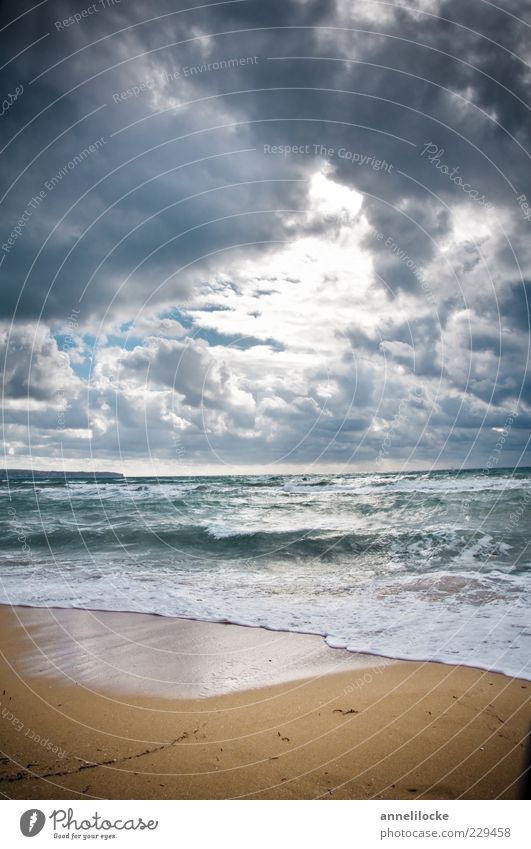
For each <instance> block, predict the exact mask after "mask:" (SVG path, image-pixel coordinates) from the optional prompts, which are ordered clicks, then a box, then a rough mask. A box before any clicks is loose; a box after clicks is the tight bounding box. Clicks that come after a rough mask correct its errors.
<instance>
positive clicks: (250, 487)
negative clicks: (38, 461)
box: [0, 469, 531, 677]
mask: <svg viewBox="0 0 531 849" xmlns="http://www.w3.org/2000/svg"><path fill="white" fill-rule="evenodd" d="M0 503H1V504H2V507H3V508H4V509H2V519H1V522H0V530H1V536H0V601H2V602H4V603H17V604H29V605H35V606H59V607H86V608H100V609H107V610H138V611H144V612H153V613H158V614H163V615H168V616H171V615H175V616H185V617H191V618H197V619H205V620H214V621H230V622H236V623H244V624H249V625H256V626H257V625H262V626H265V627H268V628H273V629H280V630H290V631H301V632H309V633H317V634H322V635H323V636H324V637H325V638H326V640H327V642H328V643H329V644H330V645H332V646H341V647H345V648H348V649H350V650H353V651H370V652H374V653H377V654H384V655H388V656H390V657H404V658H415V659H437V660H443V661H448V662H457V663H463V664H470V665H474V666H481V667H484V668H489V669H499V670H501V671H504V672H506V673H508V674H516V675H522V676H524V677H531V674H530V672H531V667H530V665H529V657H530V646H531V629H530V627H529V625H528V622H529V613H528V611H529V589H530V575H531V558H530V552H529V528H530V527H531V521H530V519H531V470H529V469H521V470H519V471H514V470H496V471H491V472H490V473H489V474H487V473H484V472H482V471H475V470H472V471H460V472H432V473H426V472H419V473H411V474H378V475H369V474H352V475H325V476H322V475H307V476H302V475H301V476H273V475H270V476H266V475H264V476H241V477H237V476H225V477H221V476H220V477H208V478H207V477H196V478H189V477H187V478H184V477H183V478H178V477H173V478H159V479H156V478H129V479H123V480H121V479H101V480H97V479H95V478H94V477H92V478H88V477H87V478H79V479H76V480H69V481H64V480H58V479H53V478H51V479H49V480H46V479H39V480H35V481H32V480H31V479H28V478H17V479H13V480H9V481H4V482H3V483H0Z"/></svg>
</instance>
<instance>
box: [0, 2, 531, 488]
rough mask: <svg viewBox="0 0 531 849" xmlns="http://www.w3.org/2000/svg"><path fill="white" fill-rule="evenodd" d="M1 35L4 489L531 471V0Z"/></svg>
mask: <svg viewBox="0 0 531 849" xmlns="http://www.w3.org/2000/svg"><path fill="white" fill-rule="evenodd" d="M0 26H1V28H2V31H1V39H2V40H1V45H2V46H1V57H0V64H1V65H2V66H3V68H2V89H1V97H2V99H3V102H2V107H1V110H0V111H1V113H2V114H1V117H0V129H1V142H0V150H1V155H0V174H1V186H0V189H1V204H2V217H1V220H2V228H1V229H2V232H1V239H0V241H1V250H0V260H1V266H0V280H1V286H0V302H1V313H0V363H1V365H2V380H3V383H2V395H3V422H2V440H3V451H4V462H5V464H6V465H7V466H10V467H21V466H32V467H34V468H51V467H54V468H55V467H61V466H63V465H64V467H65V468H69V469H74V468H89V467H94V468H99V469H109V470H116V471H126V472H139V473H147V472H150V471H151V472H156V473H159V474H164V473H166V474H170V473H188V472H194V471H196V472H201V471H203V472H212V471H216V470H218V471H221V472H224V471H227V470H228V471H236V470H247V471H249V470H256V471H259V472H261V471H267V472H274V471H279V472H282V471H303V470H304V471H316V472H318V471H319V470H321V469H322V470H337V471H345V470H347V469H350V470H357V469H360V470H372V469H380V470H385V469H403V468H412V469H422V468H449V467H450V468H455V467H461V466H483V465H484V464H486V463H489V458H492V457H493V456H494V457H495V463H496V464H498V465H500V466H508V465H513V464H522V465H525V464H526V461H527V463H528V462H529V459H528V457H527V456H526V450H527V443H528V437H529V424H530V419H531V417H530V403H531V393H530V383H529V377H528V371H527V368H528V344H529V304H528V298H529V297H530V295H531V286H530V283H529V280H530V273H531V239H530V236H531V167H530V165H531V163H530V156H531V146H530V142H531V114H530V112H531V107H530V96H529V95H530V83H531V70H530V63H531V49H530V45H531V2H529V0H525V2H524V0H504V3H503V10H502V9H501V8H500V6H497V5H496V4H494V3H491V2H487V0H467V2H466V3H464V2H462V0H411V2H408V3H406V2H404V3H400V2H376V0H359V2H358V0H356V2H353V0H267V2H264V0H227V2H216V3H213V4H206V3H197V4H195V3H194V0H191V2H190V0H187V2H186V3H184V2H183V3H181V2H180V0H177V2H169V0H168V2H166V0H156V2H149V3H148V2H146V0H143V2H142V0H141V1H140V2H138V0H135V2H132V0H121V2H118V0H96V2H95V3H93V4H92V5H90V4H89V3H86V2H85V0H75V2H54V0H42V2H40V3H37V4H36V5H32V4H31V3H30V2H26V1H25V0H23V2H16V3H15V2H12V3H10V2H6V3H4V4H3V5H2V19H1V21H0ZM526 203H529V207H526ZM504 428H505V432H504V433H502V431H503V429H504ZM502 436H503V438H504V441H502V442H501V443H500V438H501V437H502ZM497 445H498V448H496V446H497ZM500 445H501V447H500ZM493 452H494V454H493ZM492 463H493V461H492V460H491V465H492Z"/></svg>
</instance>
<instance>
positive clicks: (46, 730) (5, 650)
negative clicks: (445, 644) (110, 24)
mask: <svg viewBox="0 0 531 849" xmlns="http://www.w3.org/2000/svg"><path fill="white" fill-rule="evenodd" d="M0 645H1V647H2V659H1V666H0V702H1V704H0V711H1V719H0V744H1V749H2V757H1V759H0V793H1V794H2V796H3V797H4V798H21V799H40V798H43V799H44V798H51V799H79V798H112V799H129V798H141V799H148V798H155V799H158V798H160V799H166V798H210V799H217V798H253V799H255V798H258V799H279V798H280V799H313V798H322V799H345V798H354V799H370V798H378V799H407V800H414V799H456V798H471V799H487V798H515V797H517V796H518V795H519V792H520V786H521V782H520V777H521V774H522V771H523V768H524V758H525V737H526V734H527V732H528V728H529V718H530V712H529V696H530V693H531V684H529V683H528V682H526V681H523V680H519V679H510V678H507V677H505V676H503V675H499V674H495V673H487V672H484V671H482V670H477V669H470V668H466V667H457V666H449V665H443V664H436V663H413V662H395V661H393V662H390V661H388V660H385V659H382V658H376V657H370V656H360V655H353V654H349V653H347V652H343V651H338V650H334V649H330V648H328V647H327V646H326V644H325V643H324V642H323V640H322V639H321V638H320V637H316V636H304V635H294V634H279V633H275V632H270V631H265V630H262V629H255V628H245V627H240V626H231V625H221V624H209V623H199V622H189V621H186V620H179V619H166V618H163V617H156V616H146V615H143V614H121V613H119V614H118V613H101V612H89V611H76V610H68V611H66V610H44V609H43V610H37V609H31V608H21V607H13V608H11V607H8V606H4V607H1V606H0Z"/></svg>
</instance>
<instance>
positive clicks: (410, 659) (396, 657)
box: [0, 601, 531, 683]
mask: <svg viewBox="0 0 531 849" xmlns="http://www.w3.org/2000/svg"><path fill="white" fill-rule="evenodd" d="M3 609H8V610H11V609H14V610H18V609H20V610H35V611H57V612H68V611H79V612H80V613H86V614H94V615H95V616H99V615H103V616H107V615H109V616H114V615H116V616H124V617H128V616H132V617H153V618H156V619H161V620H163V621H167V622H196V623H198V624H200V625H214V626H221V627H229V628H243V629H246V630H249V631H259V632H266V633H271V634H290V635H293V636H294V637H301V638H305V637H310V638H312V639H315V638H317V639H319V640H321V641H322V642H323V644H324V646H326V649H329V650H330V651H333V652H339V653H347V654H348V655H349V656H351V657H352V658H363V659H364V660H366V661H367V662H370V661H371V659H372V661H373V663H374V664H375V665H379V664H380V663H384V662H386V661H388V662H389V663H395V662H396V663H420V664H425V663H434V664H442V665H443V666H449V667H457V668H460V669H461V668H462V669H475V670H477V671H479V672H485V673H491V674H493V675H503V676H504V677H505V678H508V679H510V680H514V679H518V680H522V681H526V682H528V683H531V672H529V673H528V674H527V675H526V674H524V673H525V672H526V670H523V669H522V670H519V672H518V673H516V674H511V673H510V672H507V671H505V670H504V669H502V668H501V667H487V666H482V665H481V664H478V663H474V662H473V661H470V662H468V661H463V660H455V661H454V660H449V659H447V658H444V657H435V656H432V657H420V656H407V655H402V654H400V653H399V652H397V653H396V654H385V653H384V652H377V651H375V650H374V649H371V648H359V649H358V648H356V649H350V648H346V647H343V646H340V645H331V644H330V643H328V642H327V639H328V636H327V635H326V634H323V633H320V632H319V631H303V630H300V631H294V630H289V629H288V628H281V627H278V628H275V627H274V626H272V625H264V624H256V625H255V624H253V623H251V622H237V621H232V620H230V619H214V618H213V619H202V618H198V617H192V616H180V615H179V616H174V615H171V614H166V613H157V612H154V611H143V610H124V609H120V610H117V609H114V608H103V607H81V606H75V605H73V606H71V607H59V606H54V605H42V606H41V605H34V604H26V603H24V602H21V603H19V602H15V603H10V602H4V601H0V611H2V610H3Z"/></svg>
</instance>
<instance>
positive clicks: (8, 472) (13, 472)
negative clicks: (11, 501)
mask: <svg viewBox="0 0 531 849" xmlns="http://www.w3.org/2000/svg"><path fill="white" fill-rule="evenodd" d="M123 477H124V476H123V475H122V473H121V472H92V471H84V472H66V471H64V470H60V471H51V472H49V471H43V470H42V469H1V470H0V481H5V480H8V479H12V478H38V479H39V480H42V479H43V478H69V479H70V478H121V479H123Z"/></svg>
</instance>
